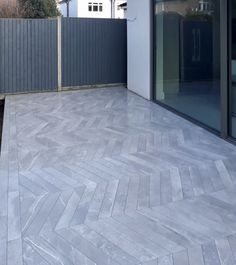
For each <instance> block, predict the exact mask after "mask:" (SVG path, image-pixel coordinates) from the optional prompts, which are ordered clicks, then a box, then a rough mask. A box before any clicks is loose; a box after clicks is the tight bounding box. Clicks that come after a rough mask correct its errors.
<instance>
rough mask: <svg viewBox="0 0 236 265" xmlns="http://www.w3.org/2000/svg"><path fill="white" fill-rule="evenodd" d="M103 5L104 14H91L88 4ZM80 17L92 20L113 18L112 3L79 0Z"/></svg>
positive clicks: (108, 0) (103, 0) (107, 1)
mask: <svg viewBox="0 0 236 265" xmlns="http://www.w3.org/2000/svg"><path fill="white" fill-rule="evenodd" d="M89 2H95V3H103V11H102V12H89V11H88V3H89ZM77 13H78V17H90V18H111V1H110V0H78V11H77Z"/></svg>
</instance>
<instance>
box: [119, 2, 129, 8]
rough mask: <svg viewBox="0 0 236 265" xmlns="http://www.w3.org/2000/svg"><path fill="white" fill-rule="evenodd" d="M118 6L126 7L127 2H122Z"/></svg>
mask: <svg viewBox="0 0 236 265" xmlns="http://www.w3.org/2000/svg"><path fill="white" fill-rule="evenodd" d="M119 7H123V8H126V7H127V2H126V3H123V4H120V5H119Z"/></svg>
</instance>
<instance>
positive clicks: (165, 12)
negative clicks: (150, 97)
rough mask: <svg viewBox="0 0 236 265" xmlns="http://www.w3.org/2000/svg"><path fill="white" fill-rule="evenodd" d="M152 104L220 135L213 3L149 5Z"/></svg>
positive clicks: (185, 0) (172, 0) (193, 0)
mask: <svg viewBox="0 0 236 265" xmlns="http://www.w3.org/2000/svg"><path fill="white" fill-rule="evenodd" d="M154 2H155V7H154V12H155V23H154V31H155V38H154V42H155V43H154V46H155V55H154V56H155V58H154V61H155V90H154V94H155V99H156V100H158V101H161V102H163V103H164V104H166V105H168V106H170V107H172V108H174V109H176V110H177V111H179V112H182V113H184V114H186V115H188V116H190V117H191V118H194V119H196V120H198V121H200V122H202V123H204V124H206V125H207V126H209V127H212V128H214V129H216V130H220V10H219V6H220V2H219V0H166V1H164V0H154Z"/></svg>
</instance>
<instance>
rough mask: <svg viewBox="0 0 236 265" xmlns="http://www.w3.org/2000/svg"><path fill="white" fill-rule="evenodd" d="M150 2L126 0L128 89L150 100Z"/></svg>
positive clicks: (147, 0)
mask: <svg viewBox="0 0 236 265" xmlns="http://www.w3.org/2000/svg"><path fill="white" fill-rule="evenodd" d="M150 10H151V1H150V0H128V10H127V19H128V22H127V24H128V89H129V90H131V91H134V92H135V93H137V94H139V95H140V96H142V97H144V98H146V99H150V98H151V63H150V60H151V49H150V41H151V35H150V32H151V31H150V26H151V23H150V21H151V18H150Z"/></svg>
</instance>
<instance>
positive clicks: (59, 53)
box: [57, 16, 62, 91]
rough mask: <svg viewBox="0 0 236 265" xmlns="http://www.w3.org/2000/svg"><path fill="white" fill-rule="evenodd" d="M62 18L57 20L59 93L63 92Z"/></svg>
mask: <svg viewBox="0 0 236 265" xmlns="http://www.w3.org/2000/svg"><path fill="white" fill-rule="evenodd" d="M61 30H62V29H61V17H60V16H59V17H58V18H57V65H58V74H57V75H58V80H57V82H58V84H57V89H58V91H61V90H62V68H61V67H62V61H61V48H62V44H61V41H62V39H61Z"/></svg>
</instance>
